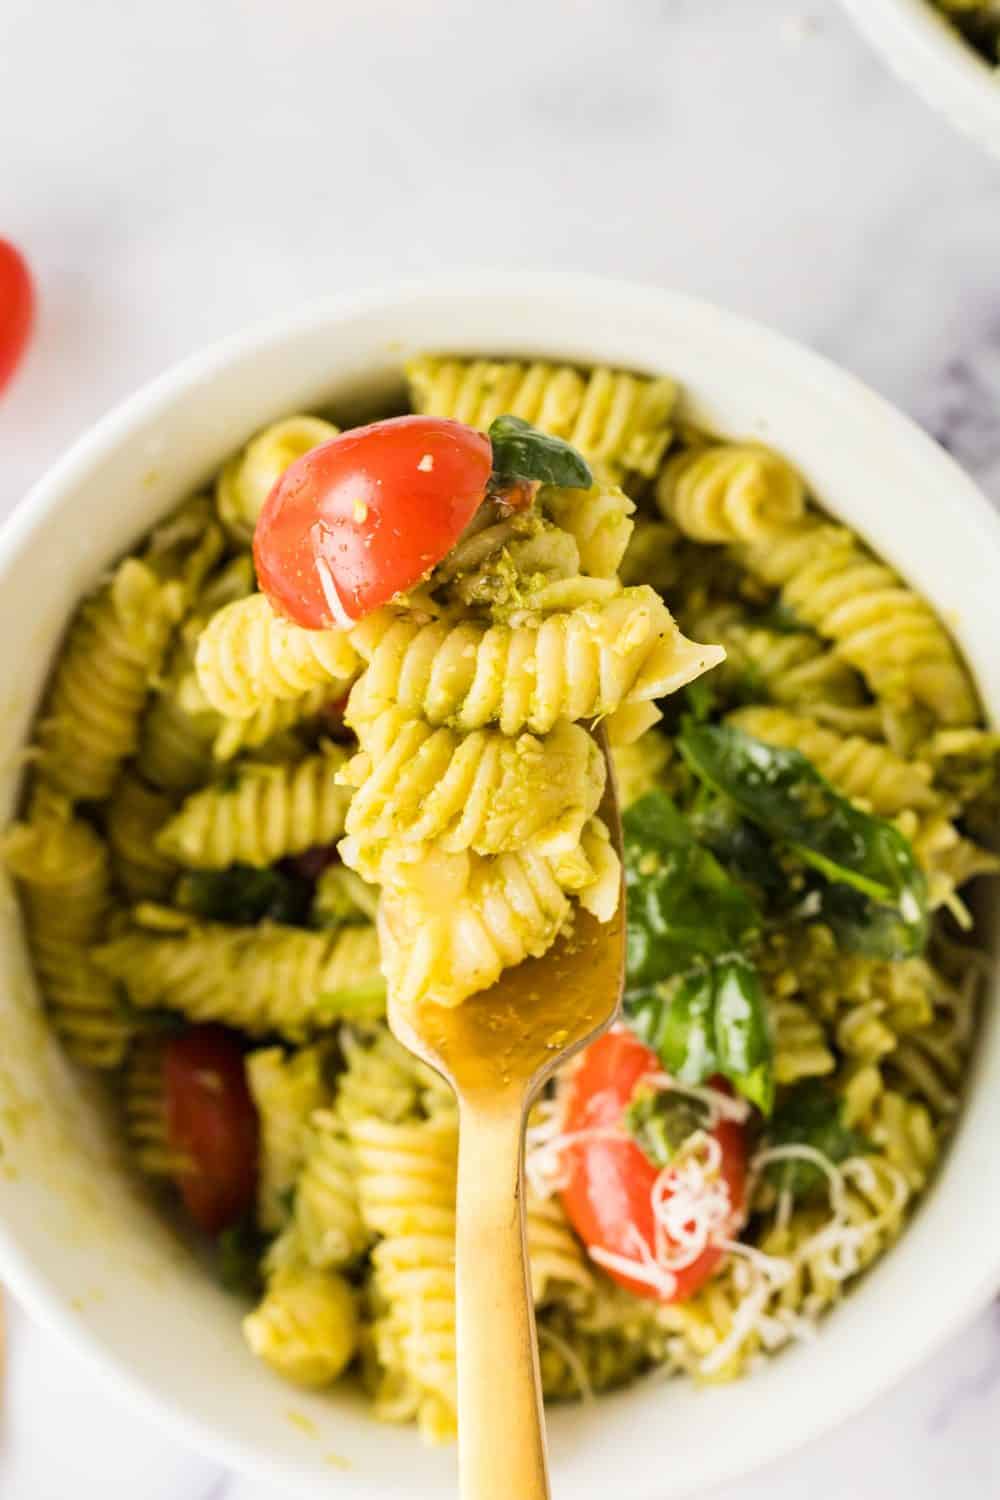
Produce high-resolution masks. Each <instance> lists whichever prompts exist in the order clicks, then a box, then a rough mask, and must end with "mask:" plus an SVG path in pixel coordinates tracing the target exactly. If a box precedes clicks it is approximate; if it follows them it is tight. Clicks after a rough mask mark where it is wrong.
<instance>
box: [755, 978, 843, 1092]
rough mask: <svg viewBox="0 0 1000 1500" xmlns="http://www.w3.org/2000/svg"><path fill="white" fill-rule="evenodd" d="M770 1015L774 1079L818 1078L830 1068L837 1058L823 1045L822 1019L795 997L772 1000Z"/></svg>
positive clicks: (783, 1081)
mask: <svg viewBox="0 0 1000 1500" xmlns="http://www.w3.org/2000/svg"><path fill="white" fill-rule="evenodd" d="M770 1019H771V1029H772V1034H773V1038H774V1077H775V1081H776V1082H777V1083H797V1082H798V1081H799V1079H800V1078H822V1077H823V1076H824V1075H825V1074H827V1073H832V1072H833V1071H834V1069H835V1068H836V1066H837V1060H836V1058H835V1057H834V1055H833V1053H832V1052H831V1050H830V1048H829V1046H828V1045H827V1041H826V1035H825V1033H824V1030H823V1025H822V1022H821V1021H818V1020H817V1019H816V1017H815V1016H814V1015H813V1014H812V1012H811V1011H810V1010H809V1008H808V1006H805V1005H802V1004H801V1003H799V1002H798V1001H796V1000H780V999H779V1000H773V1001H772V1002H771V1006H770Z"/></svg>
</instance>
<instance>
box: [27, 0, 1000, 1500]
mask: <svg viewBox="0 0 1000 1500" xmlns="http://www.w3.org/2000/svg"><path fill="white" fill-rule="evenodd" d="M0 58H2V60H3V74H4V81H3V87H2V88H0V141H2V142H3V146H2V148H0V234H6V235H9V236H10V237H11V238H14V239H16V240H17V241H18V242H19V243H20V244H21V245H23V246H24V248H25V249H26V251H27V253H28V254H29V256H30V258H31V261H32V264H33V266H34V268H35V271H36V273H37V276H38V279H39V283H40V291H41V299H42V302H41V309H42V310H41V322H40V327H39V331H38V337H37V340H36V342H35V345H34V347H33V349H32V352H31V355H30V358H29V360H28V362H27V364H26V366H25V368H24V370H23V372H22V374H21V376H20V378H19V379H18V381H17V382H16V384H15V385H14V386H13V387H12V388H11V390H10V391H9V393H8V394H7V395H6V396H5V397H4V399H3V401H2V403H0V486H2V488H0V506H2V507H3V509H5V510H6V509H9V508H10V507H11V506H13V505H14V504H15V503H16V501H17V500H18V498H19V496H20V495H21V494H23V492H24V490H25V488H26V487H27V486H28V485H29V484H30V483H31V482H32V481H33V480H34V479H35V478H36V477H37V476H38V475H39V474H40V473H41V472H42V471H43V470H44V469H45V468H46V466H47V465H48V464H49V463H50V462H51V461H52V460H53V459H54V458H55V457H56V456H57V455H58V454H59V453H60V452H61V451H62V450H63V449H64V448H65V446H66V445H67V444H68V443H69V442H70V441H71V440H72V439H73V438H74V437H75V436H76V435H77V434H78V433H79V432H80V431H82V430H83V429H85V428H86V427H87V426H88V425H89V424H90V423H91V422H92V421H93V420H94V419H95V418H97V417H98V416H100V414H101V413H102V412H103V411H105V410H106V409H107V408H108V406H109V405H111V404H112V403H113V402H115V401H117V400H118V399H119V398H120V397H122V396H124V395H126V394H127V393H129V392H130V391H131V390H132V389H134V387H135V386H137V385H138V384H140V383H141V382H143V381H145V380H146V379H148V378H149V377H151V376H153V375H155V374H156V373H157V372H158V371H160V370H161V369H162V368H163V367H164V366H166V365H167V364H169V363H170V362H171V361H173V360H174V359H176V358H177V357H178V356H180V355H183V354H185V353H187V352H188V351H190V350H192V349H194V348H196V347H198V346H199V345H201V344H203V343H204V342H206V341H207V340H209V339H212V338H215V337H216V336H218V335H221V334H224V333H227V332H230V331H232V330H235V329H237V328H239V327H241V326H242V325H244V324H246V323H247V322H250V321H252V320H254V319H256V318H259V317H261V316H265V315H270V314H271V313H274V312H278V311H281V310H283V309H285V308H286V307H289V306H291V305H293V304H294V303H296V302H299V301H301V300H302V299H303V298H306V297H309V296H311V295H314V294H319V293H323V292H327V291H330V290H334V289H342V288H345V287H351V286H355V285H361V284H367V283H371V282H374V281H378V280H380V279H385V278H387V277H390V276H397V275H401V274H412V273H419V272H422V271H432V270H433V271H438V270H441V269H442V268H446V267H448V266H457V265H468V264H473V263H484V262H486V263H491V264H502V265H526V266H536V265H546V266H560V265H565V266H570V267H573V268H579V269H587V270H592V271H603V272H608V273H614V274H618V275H625V276H632V277H636V278H640V279H645V280H648V281H651V282H654V283H658V284H663V285H671V286H675V287H679V288H682V289H685V290H688V291H693V292H697V293H700V294H702V295H704V296H706V297H709V298H712V299H715V300H717V301H719V302H721V303H723V304H727V305H728V306H730V307H733V308H736V309H739V310H741V311H743V312H746V313H749V314H752V315H753V316H755V317H758V318H760V319H763V320H766V321H768V322H770V323H773V324H775V325H776V326H778V327H779V328H781V329H783V330H784V331H786V332H787V333H790V334H792V335H794V336H796V337H798V338H800V339H803V340H805V341H806V342H807V343H809V344H811V345H813V346H814V347H815V348H818V349H820V350H822V351H823V352H824V353H826V354H828V355H830V356H832V357H833V358H834V359H836V360H838V361H839V362H841V363H842V364H844V365H846V366H848V367H849V368H851V369H853V370H854V371H856V372H857V373H859V374H860V375H862V376H863V377H864V378H865V379H867V380H868V381H869V382H870V383H871V384H872V385H874V386H875V387H876V388H877V389H878V390H880V391H881V392H883V393H884V394H885V395H887V396H889V397H890V398H891V399H893V400H894V401H896V402H897V403H898V404H900V405H901V406H903V407H904V408H905V409H906V410H908V411H909V412H911V413H912V414H913V415H914V416H915V417H916V418H918V420H920V421H921V422H923V423H924V424H925V426H927V427H928V428H929V429H930V431H931V432H933V433H934V434H935V436H937V437H938V438H939V439H940V440H941V441H942V442H944V443H946V444H947V445H948V447H949V448H951V449H952V451H953V452H954V453H955V454H956V456H957V457H958V459H959V460H960V461H961V462H962V463H964V464H965V465H966V466H967V467H968V468H970V469H971V470H972V471H973V472H974V473H975V474H976V475H977V476H978V477H979V478H980V480H981V481H982V483H983V484H984V486H985V487H986V488H987V490H988V491H991V492H992V495H993V497H994V498H995V499H996V500H998V501H1000V282H998V278H997V265H998V257H997V248H998V241H1000V163H996V162H992V161H990V160H988V159H987V158H986V157H984V156H983V155H981V154H980V153H979V152H978V151H977V149H976V148H975V147H974V146H972V145H970V144H968V143H967V142H966V141H964V140H963V139H961V138H959V137H958V136H957V135H955V134H954V133H953V132H952V131H951V130H950V128H949V127H948V126H947V125H946V124H944V123H943V122H942V121H940V120H939V119H937V118H936V117H934V116H933V115H932V114H930V113H929V112H928V111H927V110H926V108H925V107H924V106H923V105H922V104H921V103H920V102H919V101H917V100H916V99H915V98H913V97H912V96H911V95H909V94H908V93H907V92H906V90H905V89H904V88H903V87H902V86H901V85H900V84H899V83H898V82H896V80H895V79H893V78H891V77H890V76H889V75H888V74H887V73H886V71H885V70H884V68H883V67H882V65H881V64H880V63H879V62H878V60H877V59H875V58H874V57H873V56H872V55H871V54H870V53H869V52H868V50H867V49H866V47H865V46H864V44H863V43H862V42H861V40H860V39H859V38H858V37H857V36H856V35H855V34H854V33H853V32H852V30H851V28H850V26H849V24H848V22H847V21H846V20H845V18H844V17H843V16H842V14H841V13H840V11H839V9H838V7H837V5H836V4H835V3H834V0H506V3H505V4H504V5H503V6H497V7H493V8H489V9H488V8H487V7H486V6H484V5H482V4H476V3H474V0H465V3H463V0H282V3H280V4H279V3H278V0H213V3H212V4H210V5H206V4H204V3H203V0H172V3H171V4H170V5H169V6H154V5H152V4H149V3H141V0H140V3H138V4H133V5H128V6H123V5H122V4H121V3H120V0H88V3H87V4H86V5H76V4H72V3H71V0H48V3H47V4H45V5H40V4H38V3H37V0H4V4H3V6H2V8H0ZM8 1311H9V1323H10V1338H9V1377H8V1379H7V1382H6V1386H5V1392H4V1399H3V1407H2V1426H0V1497H2V1500H57V1497H58V1500H63V1497H65V1496H66V1495H67V1494H69V1493H71V1492H72V1493H76V1494H83V1495H85V1496H91V1495H93V1496H94V1497H100V1500H126V1497H128V1500H132V1497H134V1496H135V1495H141V1496H142V1497H143V1500H222V1497H225V1500H277V1496H276V1495H274V1494H273V1492H269V1491H265V1489H263V1488H261V1486H260V1485H259V1484H257V1483H255V1482H254V1481H253V1480H252V1479H250V1478H237V1477H235V1476H227V1475H225V1474H223V1473H221V1472H219V1471H218V1470H217V1469H216V1468H214V1467H213V1466H212V1465H211V1464H210V1463H207V1462H205V1461H204V1460H202V1459H200V1458H199V1457H197V1456H196V1455H194V1454H191V1453H188V1452H185V1451H184V1450H183V1449H181V1448H179V1447H178V1446H176V1445H175V1444H174V1443H173V1442H172V1441H171V1440H170V1439H169V1437H168V1436H166V1435H165V1434H164V1433H162V1432H161V1431H159V1430H158V1429H157V1428H155V1427H153V1426H151V1425H148V1424H147V1423H145V1422H142V1421H139V1420H138V1419H137V1418H136V1417H135V1416H134V1415H132V1414H131V1413H126V1412H124V1411H122V1410H121V1409H120V1408H119V1406H118V1405H117V1404H116V1402H115V1401H114V1399H112V1398H111V1397H110V1396H109V1395H108V1394H107V1393H106V1392H105V1391H104V1390H103V1388H102V1387H101V1386H100V1385H99V1384H98V1381H97V1377H96V1376H95V1374H94V1373H93V1372H92V1371H91V1370H90V1369H89V1368H87V1367H86V1366H84V1365H82V1364H79V1363H78V1362H77V1361H76V1359H75V1358H73V1357H71V1356H70V1354H68V1353H67V1352H66V1351H65V1350H64V1349H63V1348H62V1347H61V1346H60V1345H59V1344H58V1343H56V1342H54V1341H53V1340H52V1339H51V1338H50V1337H49V1336H47V1335H45V1334H43V1333H42V1332H41V1331H39V1330H38V1329H36V1328H35V1327H34V1326H33V1325H32V1324H31V1323H30V1322H29V1321H28V1320H27V1318H26V1317H25V1316H24V1314H23V1313H20V1312H19V1311H18V1310H17V1309H16V1308H14V1307H9V1309H8ZM998 1403H1000V1314H998V1313H997V1311H996V1310H994V1311H993V1312H987V1313H984V1314H983V1315H982V1317H981V1318H980V1319H979V1321H978V1322H977V1323H976V1324H975V1325H974V1326H972V1327H971V1328H969V1329H968V1330H966V1331H965V1332H964V1333H962V1334H960V1335H959V1336H957V1337H955V1338H954V1339H953V1340H952V1341H951V1343H950V1344H948V1345H947V1346H946V1347H945V1348H944V1349H942V1350H941V1351H940V1352H939V1353H938V1354H937V1355H936V1356H935V1358H934V1359H933V1360H932V1361H931V1362H929V1363H928V1364H927V1365H926V1366H925V1367H924V1368H922V1369H920V1370H918V1371H916V1372H915V1373H914V1374H913V1375H912V1376H911V1377H910V1378H909V1379H908V1380H907V1381H906V1382H905V1383H904V1384H903V1385H901V1386H900V1387H899V1388H898V1389H896V1390H895V1391H893V1392H892V1393H890V1394H888V1395H886V1396H885V1397H883V1399H882V1400H881V1401H880V1402H879V1403H877V1404H876V1405H875V1406H873V1407H872V1408H870V1409H869V1411H868V1412H867V1413H865V1414H864V1415H862V1416H861V1417H858V1418H856V1419H855V1420H854V1421H852V1422H851V1423H850V1424H848V1425H847V1426H844V1427H843V1428H841V1429H839V1430H838V1431H836V1432H835V1433H833V1434H832V1435H830V1436H829V1437H827V1438H825V1439H823V1440H821V1441H820V1442H818V1443H815V1444H814V1445H812V1446H811V1447H809V1448H807V1449H805V1450H804V1451H802V1452H800V1453H796V1454H793V1455H792V1456H790V1457H788V1458H786V1459H785V1460H784V1461H782V1462H780V1463H778V1464H776V1465H774V1466H773V1467H771V1468H770V1469H768V1470H766V1471H764V1472H762V1473H761V1474H759V1475H755V1476H752V1477H751V1478H748V1479H747V1480H745V1481H744V1482H743V1483H741V1484H738V1485H732V1486H729V1487H727V1488H726V1489H724V1490H722V1491H717V1492H716V1493H715V1495H714V1500H737V1497H739V1500H765V1497H767V1500H798V1497H799V1496H801V1495H802V1494H803V1493H808V1494H809V1496H810V1497H811V1500H847V1497H851V1500H855V1497H860V1500H868V1497H875V1496H876V1495H877V1496H878V1497H879V1500H883V1497H894V1496H897V1495H898V1496H902V1495H906V1496H907V1497H908V1500H931V1497H934V1500H937V1497H939V1496H940V1494H941V1493H942V1491H947V1493H948V1495H949V1497H950V1500H986V1497H987V1496H993V1495H994V1494H995V1493H996V1491H997V1482H996V1480H995V1479H994V1478H993V1473H994V1452H995V1436H994V1433H995V1421H996V1415H995V1414H996V1412H997V1410H998V1409H1000V1408H998ZM331 1485H332V1481H331ZM332 1492H333V1491H332ZM345 1493H346V1491H345Z"/></svg>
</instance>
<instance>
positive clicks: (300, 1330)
mask: <svg viewBox="0 0 1000 1500" xmlns="http://www.w3.org/2000/svg"><path fill="white" fill-rule="evenodd" d="M359 1332H360V1330H359V1319H358V1306H357V1296H356V1293H355V1292H354V1290H353V1288H352V1287H351V1286H350V1284H349V1283H348V1282H347V1281H345V1280H344V1278H343V1277H342V1276H337V1275H336V1274H335V1273H333V1272H331V1271H319V1270H316V1269H315V1268H314V1267H312V1266H295V1265H293V1266H287V1267H281V1268H280V1269H279V1270H277V1271H276V1272H275V1273H274V1275H273V1276H272V1277H270V1278H269V1281H268V1287H267V1291H266V1293H265V1294H264V1297H263V1299H262V1300H261V1302H260V1304H259V1305H258V1306H257V1307H256V1308H255V1309H254V1311H253V1312H251V1313H248V1314H247V1316H246V1317H245V1318H244V1319H243V1334H244V1337H245V1338H246V1341H247V1343H248V1344H249V1346H250V1348H251V1349H252V1351H253V1352H254V1354H256V1355H257V1357H258V1358H259V1359H262V1360H264V1362H265V1363H266V1364H269V1365H270V1366H271V1367H272V1369H274V1370H275V1371H276V1372H277V1373H278V1374H279V1375H281V1376H282V1377H283V1378H284V1379H285V1380H290V1381H291V1382H292V1384H293V1385H301V1386H305V1387H307V1388H319V1387H321V1386H326V1385H332V1383H333V1382H334V1381H335V1380H336V1379H337V1377H338V1376H339V1375H341V1374H343V1372H344V1370H345V1369H346V1368H347V1366H348V1365H349V1364H350V1362H351V1360H352V1359H353V1358H354V1355H355V1352H356V1350H357V1347H358V1339H359Z"/></svg>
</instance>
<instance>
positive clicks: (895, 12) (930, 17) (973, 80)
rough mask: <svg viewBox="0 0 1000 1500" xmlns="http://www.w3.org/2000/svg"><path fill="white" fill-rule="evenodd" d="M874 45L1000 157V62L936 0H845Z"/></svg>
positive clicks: (934, 105) (925, 95)
mask: <svg viewBox="0 0 1000 1500" xmlns="http://www.w3.org/2000/svg"><path fill="white" fill-rule="evenodd" d="M843 5H844V7H845V9H846V10H848V11H849V12H850V14H851V16H852V18H853V20H854V21H855V23H856V25H857V26H858V28H859V30H861V31H863V32H864V33H865V34H866V36H867V37H868V40H869V41H870V42H871V44H872V46H873V47H875V49H876V50H877V51H878V52H880V53H881V54H882V57H883V58H884V59H885V61H886V62H887V63H888V64H889V66H890V67H891V68H892V69H893V71H894V72H895V73H896V74H897V75H898V76H899V77H900V78H901V79H902V80H903V82H904V83H907V84H909V85H910V87H911V88H913V89H914V90H915V91H916V92H917V93H918V94H920V95H921V97H922V98H923V99H924V101H925V103H927V104H929V105H930V106H931V107H932V108H933V109H936V110H937V111H938V112H939V113H941V114H944V115H945V116H946V117H947V118H948V119H949V120H950V121H951V123H952V124H953V125H954V126H956V127H957V129H959V130H961V131H963V132H964V133H965V134H966V135H968V136H971V137H972V138H973V139H974V140H976V141H977V142H978V144H979V145H980V146H983V147H985V149H986V150H987V151H991V152H993V153H994V154H995V155H998V156H1000V63H998V65H997V66H996V67H994V66H991V65H990V63H989V62H988V61H987V60H986V58H984V57H982V56H980V54H979V53H978V52H977V51H976V49H975V48H974V47H973V46H971V45H970V44H969V43H968V42H967V41H966V40H965V39H964V37H962V36H961V35H960V34H959V32H958V31H956V29H955V27H954V26H952V25H951V24H950V23H949V21H948V19H947V17H945V16H944V15H943V14H942V13H941V12H940V11H939V10H937V9H936V8H935V6H934V5H933V3H932V0H843Z"/></svg>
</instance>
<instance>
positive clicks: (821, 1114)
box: [763, 1078, 873, 1198]
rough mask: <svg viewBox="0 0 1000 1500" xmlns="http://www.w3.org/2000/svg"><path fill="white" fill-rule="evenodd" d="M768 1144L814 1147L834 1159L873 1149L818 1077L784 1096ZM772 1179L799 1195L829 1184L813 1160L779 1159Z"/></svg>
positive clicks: (771, 1123) (769, 1170) (769, 1128)
mask: <svg viewBox="0 0 1000 1500" xmlns="http://www.w3.org/2000/svg"><path fill="white" fill-rule="evenodd" d="M763 1144H764V1146H765V1147H767V1146H791V1145H795V1146H811V1147H812V1148H813V1150H814V1151H819V1152H821V1153H822V1155H823V1156H825V1157H828V1158H829V1160H830V1161H831V1162H834V1163H837V1162H841V1161H846V1160H847V1158H848V1157H849V1156H863V1155H864V1154H865V1153H866V1152H869V1151H871V1150H872V1149H873V1147H872V1143H871V1141H870V1140H869V1139H868V1137H867V1136H866V1135H862V1134H861V1132H860V1131H858V1130H853V1129H851V1127H850V1126H848V1125H845V1124H844V1120H843V1103H842V1101H841V1100H840V1099H838V1097H837V1095H836V1094H835V1093H834V1092H833V1090H832V1089H831V1088H828V1087H827V1085H826V1084H824V1083H821V1082H820V1081H819V1080H818V1079H816V1078H807V1079H805V1080H804V1081H803V1082H802V1083H797V1084H796V1085H795V1086H794V1088H791V1089H789V1091H788V1092H787V1093H786V1094H785V1095H784V1096H783V1098H782V1100H781V1102H780V1104H779V1105H778V1107H777V1109H776V1110H775V1112H774V1114H773V1115H772V1117H771V1119H770V1120H769V1122H768V1126H767V1134H766V1136H765V1138H764V1142H763ZM765 1175H766V1176H767V1178H768V1180H769V1181H770V1182H772V1183H773V1184H774V1186H775V1187H776V1188H778V1189H783V1190H785V1191H787V1192H790V1193H791V1194H792V1195H793V1196H794V1197H796V1198H808V1197H811V1196H812V1195H813V1194H815V1193H816V1192H818V1191H819V1190H821V1189H825V1187H826V1174H825V1173H824V1172H823V1170H822V1168H821V1167H817V1166H816V1165H815V1164H814V1163H813V1162H810V1161H775V1162H771V1163H770V1164H769V1165H768V1167H767V1168H766V1169H765Z"/></svg>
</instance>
